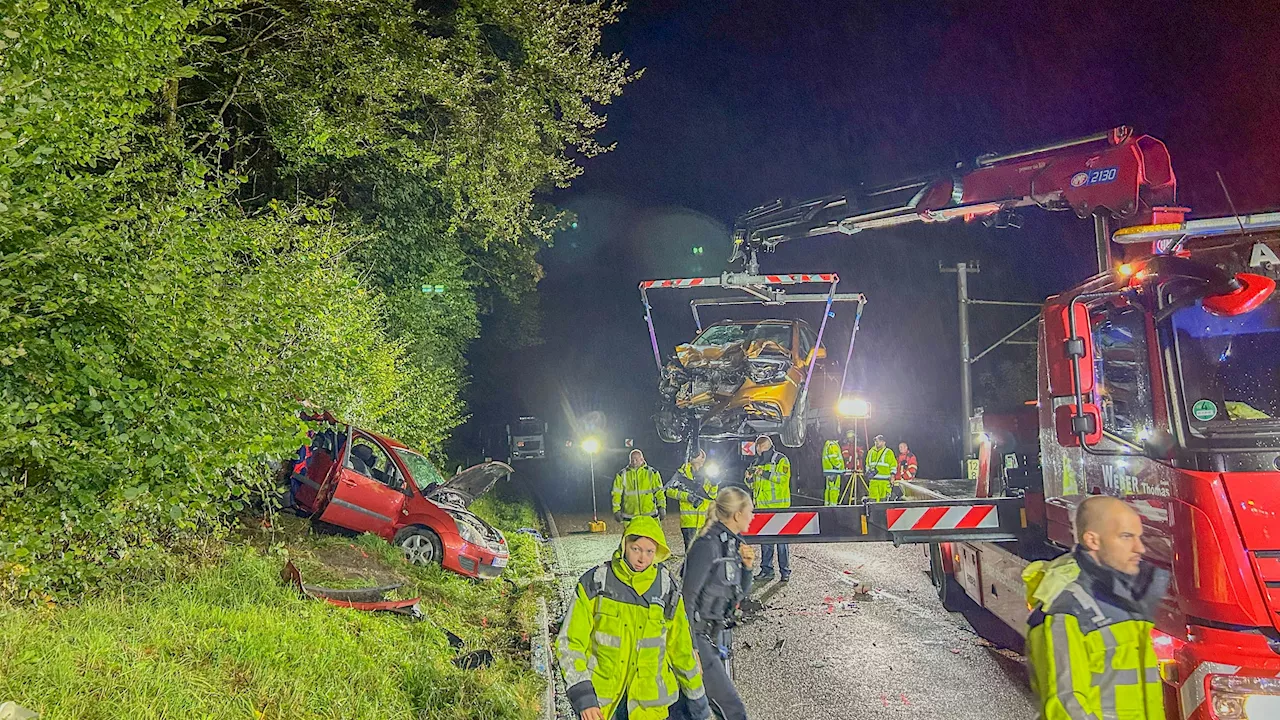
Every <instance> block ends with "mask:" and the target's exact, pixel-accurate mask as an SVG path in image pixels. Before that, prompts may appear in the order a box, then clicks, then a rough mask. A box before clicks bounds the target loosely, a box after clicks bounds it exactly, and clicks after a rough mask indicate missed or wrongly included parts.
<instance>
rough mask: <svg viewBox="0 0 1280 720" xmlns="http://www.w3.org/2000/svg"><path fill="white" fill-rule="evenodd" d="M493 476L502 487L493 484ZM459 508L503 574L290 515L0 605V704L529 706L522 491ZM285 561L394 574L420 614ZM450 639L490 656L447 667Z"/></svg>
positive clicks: (49, 709) (118, 714) (383, 576)
mask: <svg viewBox="0 0 1280 720" xmlns="http://www.w3.org/2000/svg"><path fill="white" fill-rule="evenodd" d="M502 485H505V483H503V484H502ZM496 492H498V493H502V494H504V495H505V496H506V497H485V498H482V499H481V500H480V501H479V502H477V503H476V504H475V506H474V507H473V509H474V510H476V511H477V512H478V513H479V514H481V515H483V516H485V517H486V518H487V519H489V520H491V521H492V522H494V523H495V524H496V525H497V526H498V527H500V528H502V529H503V530H504V532H506V533H507V538H508V542H509V543H510V545H511V553H512V561H511V566H510V567H509V568H508V569H507V571H506V573H505V575H504V578H505V579H503V580H498V581H495V582H487V583H477V582H474V581H469V580H465V579H463V578H460V577H457V576H456V575H453V574H452V573H449V572H446V571H443V570H440V569H438V568H416V567H412V566H410V565H408V564H407V563H405V562H404V561H403V559H402V558H401V557H400V556H399V554H398V552H397V551H396V550H395V549H394V548H392V547H390V546H389V545H387V544H386V543H385V542H383V541H382V540H380V539H378V538H376V537H372V536H363V537H360V538H347V537H341V536H331V535H330V536H324V535H316V534H315V533H312V532H310V531H309V528H308V524H307V523H306V522H305V521H302V520H299V519H297V518H280V520H279V522H277V523H276V524H275V528H273V530H271V531H262V530H245V531H243V532H242V533H241V535H240V537H239V541H238V542H235V543H233V544H230V545H228V546H227V547H226V548H225V549H224V550H223V551H222V552H221V553H220V554H219V557H217V559H216V560H214V561H212V562H204V563H201V564H200V566H199V567H197V568H195V569H192V570H190V571H189V572H186V573H183V574H182V575H181V576H176V575H173V574H170V575H169V576H168V577H165V578H163V579H161V580H159V581H158V582H153V583H150V584H145V583H142V582H140V581H137V580H134V581H124V582H122V583H121V584H120V586H119V587H118V588H116V589H114V590H112V591H104V592H102V593H100V594H99V595H97V596H95V597H90V598H88V599H86V600H84V601H83V602H81V603H79V604H77V605H74V606H55V607H49V608H40V609H31V608H9V609H5V608H0V702H3V701H5V700H16V701H18V702H19V703H20V704H21V705H24V706H26V707H28V708H30V709H32V710H37V711H39V712H40V713H41V717H42V718H43V720H67V719H73V718H74V719H77V720H79V719H86V720H89V719H95V718H102V719H103V720H105V719H107V718H112V719H115V718H130V719H131V720H133V719H142V718H184V719H185V718H252V719H254V720H258V719H263V720H265V719H268V718H271V719H274V718H308V719H310V718H335V719H337V718H342V719H344V720H346V719H352V720H354V719H359V718H368V719H370V720H389V719H395V718H412V719H413V720H428V719H436V718H440V719H443V718H449V719H451V720H452V719H459V720H460V719H463V718H474V719H476V720H480V719H483V720H502V719H507V718H532V717H535V716H536V715H537V708H538V702H539V700H540V690H541V687H542V684H541V682H542V681H541V679H540V678H539V677H538V676H537V675H536V674H535V673H534V672H533V671H532V670H530V668H529V666H528V647H529V645H528V637H529V633H531V632H533V631H534V615H535V612H536V610H535V609H536V606H537V597H538V593H539V592H541V591H542V586H541V585H540V584H539V583H537V582H534V580H535V579H536V578H538V577H540V576H541V575H542V572H543V570H542V567H541V564H540V562H539V559H538V548H537V543H536V541H534V540H533V539H532V538H529V537H527V536H524V535H518V534H516V533H515V532H514V530H515V529H516V528H517V527H522V526H526V525H529V526H532V525H534V524H535V519H534V513H533V510H532V506H531V505H530V504H529V503H528V501H527V499H524V498H520V497H515V496H513V495H514V489H510V490H508V491H507V492H506V493H503V491H502V489H501V488H499V489H498V490H497V491H496ZM286 558H288V559H292V560H293V561H294V562H295V564H297V566H298V567H299V569H300V570H301V572H302V575H303V578H304V579H305V580H306V581H307V582H308V583H310V584H313V585H325V586H331V587H358V586H361V585H371V584H383V583H388V582H403V583H405V586H404V587H403V588H402V589H401V590H400V591H399V593H400V594H399V597H413V596H420V597H421V598H422V603H421V605H422V609H423V611H424V612H425V613H426V615H427V618H428V619H427V620H425V621H422V622H413V621H411V620H409V619H407V618H402V617H398V616H394V615H388V614H369V613H363V612H360V611H356V610H348V609H343V608H338V607H334V606H332V605H329V604H327V603H324V602H320V601H316V600H310V599H303V598H300V597H299V596H298V595H297V594H296V593H295V592H294V591H293V590H290V589H288V588H286V587H285V586H284V585H283V584H282V583H281V581H280V579H279V573H280V569H281V567H282V565H283V564H284V561H285V559H286ZM445 630H449V631H451V632H453V633H454V634H456V635H458V636H460V637H461V638H462V639H463V640H464V641H465V643H466V644H465V647H464V648H463V651H466V650H470V649H479V648H488V649H490V650H492V651H493V652H494V654H495V656H496V661H495V662H494V664H493V665H491V666H490V667H488V668H484V669H479V670H463V669H459V668H457V667H455V666H454V665H453V663H452V662H451V661H452V659H453V658H454V656H455V653H456V652H457V651H455V649H454V648H452V647H450V645H449V642H448V639H447V636H446V634H445V632H444V631H445Z"/></svg>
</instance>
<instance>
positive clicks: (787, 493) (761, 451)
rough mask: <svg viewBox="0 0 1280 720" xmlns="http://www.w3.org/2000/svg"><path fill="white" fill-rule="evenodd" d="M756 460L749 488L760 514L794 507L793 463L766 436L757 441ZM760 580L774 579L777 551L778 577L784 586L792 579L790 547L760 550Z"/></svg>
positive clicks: (772, 546) (778, 545) (782, 545)
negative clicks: (784, 583) (792, 500)
mask: <svg viewBox="0 0 1280 720" xmlns="http://www.w3.org/2000/svg"><path fill="white" fill-rule="evenodd" d="M755 449H756V459H755V462H754V463H752V464H751V466H750V467H748V468H747V485H748V486H749V487H750V488H751V499H752V501H753V502H754V504H755V508H756V511H757V512H760V511H768V510H770V509H778V508H789V507H791V461H790V460H788V459H787V456H786V455H783V454H782V453H780V452H778V451H777V450H774V449H773V441H772V440H770V439H769V436H767V435H761V436H760V437H758V438H756V448H755ZM760 549H761V553H760V574H759V575H757V576H756V577H758V578H759V579H761V580H772V579H773V555H774V550H775V549H776V550H777V554H778V573H779V574H780V575H781V576H782V578H781V579H782V582H786V581H788V580H790V579H791V546H790V545H787V544H786V543H764V544H762V545H761V546H760Z"/></svg>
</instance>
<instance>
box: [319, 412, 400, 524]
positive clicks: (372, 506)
mask: <svg viewBox="0 0 1280 720" xmlns="http://www.w3.org/2000/svg"><path fill="white" fill-rule="evenodd" d="M404 486H405V484H404V479H403V476H402V475H401V474H400V471H399V469H398V468H397V467H396V465H395V463H394V462H392V461H391V457H390V455H389V453H388V452H387V451H386V449H385V448H383V447H382V446H381V445H380V444H379V443H378V442H377V441H375V440H374V439H373V438H371V437H369V436H367V435H364V434H362V433H357V434H356V435H355V437H354V438H353V439H352V442H351V450H350V452H349V453H347V462H346V463H345V464H344V465H343V467H342V469H341V471H340V472H339V474H338V479H337V483H336V487H335V488H334V491H333V499H331V500H330V501H329V504H328V506H326V507H325V509H324V512H323V513H321V515H320V520H322V521H324V522H327V523H329V524H331V525H338V526H340V527H344V528H347V529H349V530H355V531H357V532H368V533H374V534H377V535H381V536H383V537H390V536H391V535H392V534H393V533H394V526H395V523H396V520H397V518H399V517H400V513H401V510H402V509H403V508H404V504H405V501H406V500H407V499H408V498H407V497H406V496H405V494H404V493H403V492H401V491H400V490H399V489H397V488H400V487H404Z"/></svg>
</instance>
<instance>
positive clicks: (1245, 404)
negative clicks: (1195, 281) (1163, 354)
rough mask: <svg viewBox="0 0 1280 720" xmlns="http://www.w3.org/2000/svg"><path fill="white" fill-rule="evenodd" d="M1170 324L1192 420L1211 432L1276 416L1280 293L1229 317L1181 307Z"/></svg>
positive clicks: (1278, 406) (1279, 381)
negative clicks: (1254, 308)
mask: <svg viewBox="0 0 1280 720" xmlns="http://www.w3.org/2000/svg"><path fill="white" fill-rule="evenodd" d="M1173 328H1174V332H1175V334H1176V340H1177V349H1178V357H1179V359H1180V360H1181V363H1180V364H1181V366H1182V381H1183V398H1184V401H1185V411H1186V414H1187V418H1188V421H1189V422H1190V423H1191V424H1192V425H1193V426H1197V427H1201V428H1203V429H1205V430H1207V431H1209V432H1212V431H1213V429H1214V428H1215V427H1216V428H1219V429H1224V430H1229V429H1230V428H1233V427H1237V426H1240V425H1244V424H1248V423H1252V422H1259V421H1263V422H1268V423H1273V422H1276V421H1280V298H1273V299H1272V300H1271V301H1269V302H1267V303H1266V304H1265V305H1263V306H1262V307H1260V308H1258V309H1257V310H1254V311H1252V312H1248V313H1245V314H1243V315H1237V316H1234V317H1221V316H1218V315H1214V314H1212V313H1210V312H1208V311H1206V310H1205V309H1204V308H1203V307H1200V306H1199V305H1197V306H1195V307H1188V308H1183V309H1182V310H1179V311H1177V312H1175V313H1174V314H1173Z"/></svg>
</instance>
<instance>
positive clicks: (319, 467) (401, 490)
mask: <svg viewBox="0 0 1280 720" xmlns="http://www.w3.org/2000/svg"><path fill="white" fill-rule="evenodd" d="M304 419H306V420H309V421H312V422H315V423H317V424H318V425H319V429H318V430H317V431H316V432H315V433H314V435H313V437H312V441H311V444H310V445H309V446H307V447H304V448H302V449H301V450H300V451H299V457H298V458H297V459H296V460H295V462H294V464H293V472H292V475H291V478H290V480H291V483H292V487H293V492H294V499H295V503H296V504H297V506H298V509H299V510H300V511H301V512H302V513H304V514H308V515H310V516H311V518H312V519H313V520H319V521H321V522H325V523H328V524H330V525H336V526H338V527H341V528H345V529H347V530H352V531H355V532H367V533H373V534H375V535H378V536H379V537H382V538H383V539H385V540H386V541H388V542H390V543H391V544H393V545H395V546H397V547H399V548H400V549H401V551H403V552H404V554H405V557H406V558H407V559H408V560H409V562H411V563H413V564H415V565H432V564H439V565H440V566H442V567H444V568H446V569H448V570H452V571H453V572H456V573H458V574H459V575H464V576H466V577H474V578H481V579H492V578H496V577H498V576H499V575H501V574H502V570H503V568H505V567H506V566H507V562H508V560H509V558H510V552H509V550H508V547H507V539H506V538H505V537H504V536H503V534H502V533H501V532H500V531H499V530H498V529H497V528H494V527H493V526H491V525H489V524H488V523H487V522H485V521H484V520H482V519H480V517H479V516H477V515H476V514H475V513H473V512H471V511H470V510H468V509H467V508H468V506H470V504H471V503H472V502H473V501H474V500H475V499H476V498H478V497H480V496H481V495H483V494H484V493H486V492H488V491H489V489H490V488H492V487H493V485H494V483H496V482H497V481H498V479H499V478H502V477H506V476H508V475H510V474H511V473H512V472H513V470H512V469H511V466H510V465H507V464H506V463H501V462H487V463H483V464H480V465H476V466H474V467H470V468H467V469H466V470H463V471H462V472H460V473H458V474H457V475H455V476H453V477H452V478H450V479H448V480H445V479H444V478H443V476H442V475H441V474H440V472H439V470H437V469H436V467H435V465H434V464H432V462H431V461H430V460H428V459H427V457H426V456H425V455H422V454H421V453H419V452H416V451H414V450H412V449H410V448H408V447H406V446H405V445H403V444H402V443H400V442H398V441H396V440H393V439H391V438H388V437H386V436H383V435H378V434H376V433H372V432H369V431H367V430H361V429H359V428H356V427H354V426H352V425H347V424H345V423H341V422H339V421H338V420H337V419H335V418H334V417H333V416H332V415H330V414H329V413H327V412H326V413H323V414H319V415H307V416H305V418H304Z"/></svg>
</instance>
